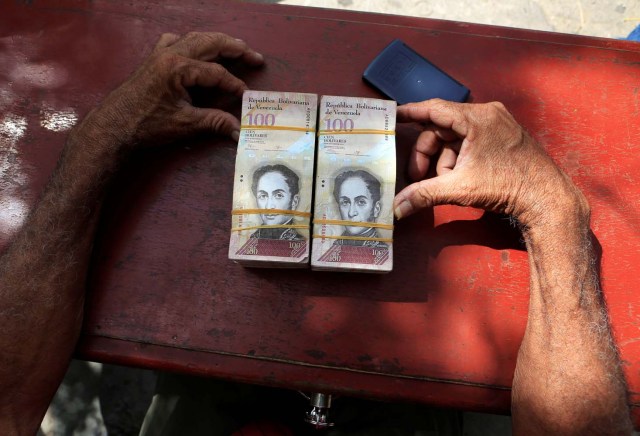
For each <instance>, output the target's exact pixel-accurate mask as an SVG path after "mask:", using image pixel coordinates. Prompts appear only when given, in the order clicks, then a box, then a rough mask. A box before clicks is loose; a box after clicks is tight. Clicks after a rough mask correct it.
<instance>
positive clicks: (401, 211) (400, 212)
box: [393, 200, 413, 219]
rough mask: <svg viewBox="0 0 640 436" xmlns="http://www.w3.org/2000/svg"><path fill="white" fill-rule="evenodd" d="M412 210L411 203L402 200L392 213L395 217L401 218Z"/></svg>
mask: <svg viewBox="0 0 640 436" xmlns="http://www.w3.org/2000/svg"><path fill="white" fill-rule="evenodd" d="M412 210H413V206H411V203H409V202H408V201H407V200H404V201H403V202H402V203H400V204H399V205H398V206H397V207H396V208H395V209H394V210H393V213H394V215H395V216H396V218H397V219H401V218H402V217H404V216H407V215H409V213H410V212H411V211H412Z"/></svg>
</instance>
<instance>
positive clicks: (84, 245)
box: [0, 33, 262, 435]
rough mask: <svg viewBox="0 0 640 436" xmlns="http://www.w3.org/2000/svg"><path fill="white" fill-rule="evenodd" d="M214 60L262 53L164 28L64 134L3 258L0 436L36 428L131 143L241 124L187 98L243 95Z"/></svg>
mask: <svg viewBox="0 0 640 436" xmlns="http://www.w3.org/2000/svg"><path fill="white" fill-rule="evenodd" d="M220 57H225V58H239V59H240V60H242V61H244V62H246V63H249V64H251V65H260V64H261V63H262V56H261V55H259V54H257V53H256V52H254V51H253V50H251V49H249V48H248V47H247V46H246V44H245V43H244V42H242V41H239V40H236V39H234V38H231V37H229V36H227V35H222V34H211V33H192V34H188V35H186V36H184V37H178V36H176V35H171V34H165V35H163V36H162V37H161V38H160V41H159V42H158V44H157V46H156V48H155V49H154V51H153V53H152V54H151V56H150V57H149V58H148V59H147V60H146V61H145V62H144V63H143V64H142V66H141V67H140V68H139V69H138V70H137V71H136V72H135V73H134V74H133V76H132V77H131V78H130V79H129V80H127V81H126V82H125V83H124V84H123V85H122V86H121V87H120V88H118V89H117V90H115V91H114V92H112V93H111V94H110V95H109V96H108V97H107V98H106V99H105V101H104V102H103V103H102V104H101V105H100V106H99V107H98V108H96V109H94V110H93V111H92V112H91V113H90V114H89V115H88V116H87V117H86V118H85V119H84V121H83V122H82V123H81V124H80V125H79V126H78V127H76V128H75V129H74V130H73V131H72V132H71V134H70V136H69V138H68V141H67V143H66V145H65V147H64V150H63V152H62V155H61V157H60V160H59V162H58V164H57V167H56V169H55V171H54V173H53V175H52V177H51V179H50V181H49V183H48V184H47V187H46V188H45V191H44V193H43V195H42V196H41V199H40V201H39V203H38V205H37V206H36V208H35V210H34V211H33V213H32V214H31V216H30V217H29V219H28V220H27V222H26V224H25V225H24V227H23V228H22V229H21V231H20V232H19V233H18V234H17V236H16V237H15V238H14V240H13V241H12V243H11V245H10V246H9V248H8V249H7V251H6V252H5V253H4V254H3V255H2V257H1V258H0V331H1V332H2V335H0V348H1V349H2V350H3V351H2V353H0V434H3V435H5V434H6V435H12V434H35V432H36V430H37V429H38V426H39V424H40V421H41V420H42V416H43V415H44V413H45V411H46V409H47V406H48V404H49V402H50V401H51V398H52V397H53V395H54V393H55V391H56V389H57V387H58V385H59V383H60V380H61V379H62V377H63V376H64V373H65V371H66V368H67V365H68V363H69V360H70V358H71V354H72V352H73V349H74V347H75V343H76V340H77V338H78V335H79V333H80V328H81V323H82V315H83V302H84V291H85V278H86V272H87V267H88V262H89V257H90V252H91V247H92V243H93V237H94V233H95V227H96V223H97V220H98V216H99V212H100V206H101V204H102V201H103V198H104V195H105V192H106V189H107V187H108V185H109V183H110V181H111V180H112V179H113V177H114V175H115V174H116V172H117V170H118V167H119V166H120V163H121V161H122V160H123V159H124V158H126V156H127V155H128V154H129V153H130V152H131V151H132V150H133V149H135V148H136V147H140V146H144V145H145V144H149V143H150V142H151V141H154V143H155V144H157V143H161V142H167V141H170V140H174V139H177V138H180V137H184V136H186V135H188V134H192V133H195V132H198V131H208V132H215V133H221V134H225V135H228V136H231V137H233V138H237V134H238V130H239V127H240V126H239V121H238V120H237V119H236V118H235V117H234V116H232V115H231V114H229V113H226V112H223V111H220V110H217V109H203V108H197V107H194V106H192V105H191V101H190V97H189V94H188V92H187V88H188V87H191V86H196V85H197V86H202V87H210V88H217V90H219V91H222V92H226V93H231V94H236V95H241V94H242V92H243V91H244V90H245V89H246V85H245V84H244V83H243V82H242V81H241V80H240V79H238V78H236V77H234V76H233V75H231V74H230V73H229V72H228V71H227V70H225V69H224V68H223V67H222V66H220V65H219V64H216V63H213V62H211V61H214V60H216V59H218V58H220Z"/></svg>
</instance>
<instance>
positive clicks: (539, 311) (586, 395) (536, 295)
mask: <svg viewBox="0 0 640 436" xmlns="http://www.w3.org/2000/svg"><path fill="white" fill-rule="evenodd" d="M559 197H560V198H564V199H565V200H564V201H563V203H562V204H560V205H558V206H559V207H558V208H557V209H552V210H550V211H549V212H548V216H547V217H546V219H545V220H544V221H542V223H541V224H536V225H534V226H531V227H529V228H528V229H526V230H525V239H526V241H527V248H528V251H529V262H530V268H531V284H530V293H531V294H530V303H529V319H528V323H527V329H526V333H525V336H524V339H523V342H522V345H521V348H520V352H519V356H518V363H517V366H516V373H515V377H514V381H513V402H512V413H513V420H514V430H515V432H516V433H520V434H580V435H584V434H598V435H603V434H629V432H630V431H631V427H630V419H629V410H628V406H627V397H626V384H625V381H624V376H623V374H622V370H621V368H620V361H619V357H618V354H617V349H616V347H615V344H614V342H613V339H612V336H611V331H610V329H609V324H608V317H607V314H606V308H605V305H604V301H603V298H602V294H601V292H600V288H599V280H598V271H597V270H596V259H595V254H594V252H593V248H592V244H591V234H590V230H589V210H588V207H587V206H586V202H585V201H584V200H583V198H582V196H581V195H580V194H579V193H576V192H575V191H572V192H570V193H568V194H566V195H559Z"/></svg>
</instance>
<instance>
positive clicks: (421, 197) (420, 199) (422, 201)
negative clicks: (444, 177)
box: [414, 186, 435, 207]
mask: <svg viewBox="0 0 640 436" xmlns="http://www.w3.org/2000/svg"><path fill="white" fill-rule="evenodd" d="M414 198H415V199H416V200H417V203H418V205H419V206H421V207H424V206H427V205H430V204H433V203H434V200H435V196H434V195H433V193H432V192H430V191H429V190H428V189H427V188H426V187H425V186H420V187H419V188H418V189H417V190H416V192H415V197H414Z"/></svg>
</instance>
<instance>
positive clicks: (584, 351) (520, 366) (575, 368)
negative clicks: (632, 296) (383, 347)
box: [394, 100, 632, 435]
mask: <svg viewBox="0 0 640 436" xmlns="http://www.w3.org/2000/svg"><path fill="white" fill-rule="evenodd" d="M398 119H399V120H400V121H411V122H419V123H422V124H423V125H424V131H423V132H422V134H421V135H420V137H419V138H418V140H417V142H416V144H415V145H414V148H413V151H412V159H411V161H410V166H409V171H410V174H411V175H412V177H413V178H415V179H421V178H423V177H424V176H425V174H426V171H427V169H428V168H429V165H430V164H431V163H432V161H434V160H435V161H436V162H435V163H436V169H437V173H438V176H437V177H434V178H432V179H427V180H422V181H419V182H417V183H414V184H412V185H410V186H408V187H407V188H405V189H404V190H403V191H402V192H400V193H399V194H398V195H397V196H396V199H395V201H394V206H395V211H396V216H397V217H398V218H402V217H404V216H407V215H409V214H412V213H414V212H415V211H417V210H419V209H422V208H424V207H431V206H434V205H438V204H457V205H461V206H473V207H479V208H483V209H485V210H489V211H493V212H499V213H507V214H510V215H511V216H513V217H515V218H516V219H517V220H518V222H519V223H520V224H521V226H522V229H523V235H524V237H525V240H526V243H527V247H528V254H529V264H530V270H531V272H530V275H531V285H530V304H529V317H528V322H527V328H526V331H525V335H524V338H523V341H522V344H521V347H520V351H519V354H518V361H517V364H516V372H515V376H514V380H513V390H512V415H513V428H514V432H515V433H516V434H524V435H532V434H533V435H535V434H562V435H569V434H580V435H582V434H598V435H605V434H629V433H630V432H631V428H632V427H631V421H630V417H629V408H628V405H627V397H626V384H625V380H624V376H623V374H622V371H621V367H620V359H619V357H618V354H617V349H616V347H615V345H614V343H613V340H612V337H611V331H610V328H609V324H608V318H607V315H606V309H605V306H604V302H603V299H602V294H601V292H600V289H599V282H598V274H597V271H596V270H595V265H596V261H595V255H594V252H593V249H592V246H591V239H590V237H591V236H590V226H589V218H590V211H589V206H588V204H587V201H586V199H585V198H584V196H583V195H582V193H581V192H580V191H579V190H578V189H577V188H576V187H575V185H574V184H573V183H572V182H571V180H570V179H569V178H568V177H567V176H566V175H565V174H564V173H563V172H562V171H561V170H560V169H559V168H558V167H557V166H556V165H555V164H554V162H553V161H552V160H551V158H550V157H549V156H548V155H547V154H546V153H545V151H544V150H543V149H542V147H540V145H538V144H537V143H536V142H535V141H534V140H533V139H532V138H531V137H530V136H529V135H528V134H527V133H526V132H525V131H524V130H523V129H522V127H520V126H519V125H518V124H517V122H516V121H515V120H514V119H513V117H512V116H511V114H509V112H508V111H507V110H506V109H505V108H504V106H502V105H501V104H499V103H490V104H484V105H470V104H457V103H448V102H443V101H440V100H431V101H427V102H423V103H417V104H409V105H405V106H401V107H399V108H398Z"/></svg>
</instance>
